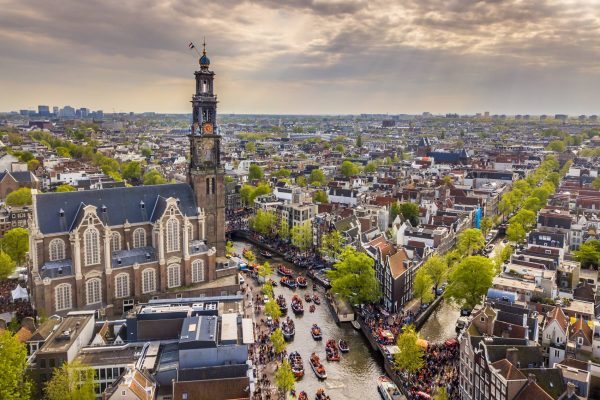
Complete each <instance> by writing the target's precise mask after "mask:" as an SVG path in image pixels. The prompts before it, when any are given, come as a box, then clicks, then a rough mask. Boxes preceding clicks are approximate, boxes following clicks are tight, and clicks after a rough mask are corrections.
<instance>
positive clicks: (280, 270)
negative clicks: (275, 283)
mask: <svg viewBox="0 0 600 400" xmlns="http://www.w3.org/2000/svg"><path fill="white" fill-rule="evenodd" d="M277 273H278V274H279V275H281V276H290V277H291V276H293V275H294V272H293V271H292V270H291V269H289V268H288V267H286V266H285V265H283V264H279V266H278V267H277Z"/></svg>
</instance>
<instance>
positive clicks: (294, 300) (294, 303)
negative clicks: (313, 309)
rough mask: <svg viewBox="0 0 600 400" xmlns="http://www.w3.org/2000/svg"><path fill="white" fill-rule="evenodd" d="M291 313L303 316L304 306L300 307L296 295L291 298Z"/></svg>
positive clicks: (299, 299) (299, 300)
mask: <svg viewBox="0 0 600 400" xmlns="http://www.w3.org/2000/svg"><path fill="white" fill-rule="evenodd" d="M292 311H293V312H294V314H303V313H304V306H303V305H302V299H301V298H300V296H298V295H297V294H295V295H294V297H292Z"/></svg>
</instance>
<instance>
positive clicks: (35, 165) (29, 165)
mask: <svg viewBox="0 0 600 400" xmlns="http://www.w3.org/2000/svg"><path fill="white" fill-rule="evenodd" d="M39 166H40V160H37V159H33V160H29V161H27V169H28V170H30V171H35V170H36V169H37V168H38V167H39Z"/></svg>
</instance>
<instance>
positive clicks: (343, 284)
mask: <svg viewBox="0 0 600 400" xmlns="http://www.w3.org/2000/svg"><path fill="white" fill-rule="evenodd" d="M373 264H374V261H373V259H372V258H371V257H369V256H368V255H366V254H365V253H362V252H359V251H358V250H355V249H353V248H352V247H350V246H346V247H345V248H344V250H343V251H342V254H341V255H340V257H339V261H338V262H336V263H335V265H334V269H332V270H330V271H327V277H328V278H329V279H330V281H331V291H332V292H333V293H337V294H338V295H340V296H341V297H343V298H345V299H348V300H350V302H351V303H352V304H361V303H366V302H375V301H377V300H379V298H380V297H381V292H380V290H379V282H378V281H377V278H376V277H375V270H374V269H373Z"/></svg>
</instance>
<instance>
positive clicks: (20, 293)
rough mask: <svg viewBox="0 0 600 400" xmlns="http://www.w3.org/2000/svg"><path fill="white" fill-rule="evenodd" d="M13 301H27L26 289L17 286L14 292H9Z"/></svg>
mask: <svg viewBox="0 0 600 400" xmlns="http://www.w3.org/2000/svg"><path fill="white" fill-rule="evenodd" d="M10 295H11V296H12V299H13V301H15V300H29V294H28V293H27V289H25V288H24V287H22V286H21V285H17V287H16V288H15V290H13V291H12V292H10Z"/></svg>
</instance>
